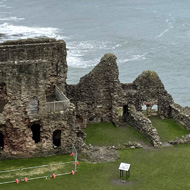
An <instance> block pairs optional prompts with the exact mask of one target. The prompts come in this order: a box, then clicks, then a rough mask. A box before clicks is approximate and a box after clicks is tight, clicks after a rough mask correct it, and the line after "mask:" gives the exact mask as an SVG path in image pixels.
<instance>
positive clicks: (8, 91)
mask: <svg viewBox="0 0 190 190" xmlns="http://www.w3.org/2000/svg"><path fill="white" fill-rule="evenodd" d="M1 48H4V49H5V52H6V53H5V54H6V55H9V56H13V55H14V52H15V54H16V53H18V55H17V57H14V59H13V60H11V61H6V59H3V60H4V61H5V62H0V71H1V72H0V73H1V75H0V81H1V84H2V85H1V86H0V91H1V95H0V100H4V99H6V101H7V102H6V104H5V106H4V108H3V110H2V113H1V115H0V133H1V134H3V136H4V147H3V153H2V155H3V156H6V157H9V156H11V157H30V156H41V155H51V154H55V153H56V154H59V153H70V152H71V150H72V149H71V148H72V145H73V144H74V145H75V146H76V147H77V148H80V147H82V145H83V144H84V138H85V134H84V133H83V132H82V131H81V128H80V127H78V126H77V125H76V124H75V123H76V112H75V106H74V105H73V104H69V105H70V106H69V107H68V108H67V109H64V110H62V111H60V112H53V113H48V112H47V97H48V96H49V95H53V94H55V86H58V88H59V89H60V90H61V92H62V93H64V91H65V84H66V82H65V80H66V72H67V63H66V47H65V43H64V41H51V40H50V41H46V40H44V41H40V40H34V41H32V40H29V41H27V40H26V41H13V42H11V43H10V44H9V43H4V44H2V45H1ZM46 49H48V50H47V52H46ZM22 50H24V51H25V53H26V54H24V55H25V57H22V58H20V55H19V54H20V51H21V52H22ZM2 51H3V50H1V51H0V52H1V53H2ZM9 52H11V53H10V54H9ZM30 53H31V54H30ZM46 53H47V54H46ZM42 55H43V56H44V57H42ZM15 56H16V55H15ZM30 56H32V58H30ZM9 58H10V59H12V57H8V59H9ZM38 58H39V59H38ZM19 59H21V60H19ZM28 59H30V60H28ZM52 101H54V100H52ZM55 131H59V132H60V134H61V135H60V137H59V138H60V139H58V141H60V142H59V143H58V144H59V145H58V146H56V144H55V143H54V140H55V139H54V138H55V137H53V133H54V132H55ZM56 138H58V137H56Z"/></svg>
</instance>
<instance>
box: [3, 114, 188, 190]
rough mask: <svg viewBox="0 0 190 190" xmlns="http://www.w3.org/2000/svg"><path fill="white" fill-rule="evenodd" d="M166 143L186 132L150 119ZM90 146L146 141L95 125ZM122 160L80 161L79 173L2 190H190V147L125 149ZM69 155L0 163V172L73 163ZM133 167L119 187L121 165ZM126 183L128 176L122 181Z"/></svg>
mask: <svg viewBox="0 0 190 190" xmlns="http://www.w3.org/2000/svg"><path fill="white" fill-rule="evenodd" d="M151 120H152V121H153V124H154V125H156V128H157V129H158V132H159V134H160V136H161V138H162V139H164V141H167V139H170V138H172V139H173V138H175V137H174V136H180V135H184V133H186V132H187V131H186V130H185V131H184V129H183V128H181V126H178V125H176V124H175V122H174V121H173V120H160V119H158V118H156V117H151ZM85 132H86V133H87V135H88V137H87V143H91V144H93V145H113V144H118V143H123V142H128V141H129V140H130V141H132V140H135V141H144V138H143V137H141V135H140V134H139V133H138V132H136V131H135V130H134V129H133V128H131V127H130V126H127V127H121V128H116V127H114V126H113V125H112V124H93V125H88V127H87V128H86V129H85ZM119 154H120V158H119V159H118V160H117V161H115V162H111V163H98V164H94V163H85V162H80V161H79V166H78V168H77V171H78V172H77V173H76V174H75V175H74V176H72V175H65V176H59V177H56V179H52V178H51V179H47V180H45V179H38V180H32V181H28V183H24V182H21V183H19V184H16V183H14V184H6V185H0V189H2V190H12V189H14V190H35V189H40V190H41V189H42V190H43V189H45V190H52V189H56V190H62V189H69V190H76V189H77V190H87V189H88V190H89V189H90V190H105V189H106V190H126V189H129V190H160V189H164V190H181V189H184V190H186V189H190V181H189V177H188V176H190V162H189V157H190V144H187V145H177V146H173V147H163V148H157V149H146V150H145V149H126V150H120V151H119ZM71 160H73V158H72V157H70V156H69V155H63V156H51V157H44V158H32V159H16V160H4V161H0V170H6V169H14V168H22V167H30V166H38V165H43V164H51V163H56V162H63V161H71ZM120 162H126V163H130V164H131V177H130V178H129V179H128V181H127V183H126V184H120V183H118V180H120V177H119V170H118V167H119V164H120ZM122 180H125V176H124V177H123V178H122Z"/></svg>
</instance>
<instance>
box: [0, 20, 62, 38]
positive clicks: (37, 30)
mask: <svg viewBox="0 0 190 190" xmlns="http://www.w3.org/2000/svg"><path fill="white" fill-rule="evenodd" d="M0 33H1V34H4V35H5V36H6V39H1V41H5V40H16V39H26V38H40V37H50V38H56V39H66V37H63V36H60V35H59V29H58V28H51V27H47V28H42V27H27V26H16V25H11V24H8V23H3V24H0Z"/></svg>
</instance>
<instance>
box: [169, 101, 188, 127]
mask: <svg viewBox="0 0 190 190" xmlns="http://www.w3.org/2000/svg"><path fill="white" fill-rule="evenodd" d="M170 106H171V117H172V118H173V119H174V120H175V121H176V122H177V123H179V124H181V125H182V126H184V127H185V128H186V129H187V130H190V107H182V106H180V105H179V104H176V103H175V104H171V105H170Z"/></svg>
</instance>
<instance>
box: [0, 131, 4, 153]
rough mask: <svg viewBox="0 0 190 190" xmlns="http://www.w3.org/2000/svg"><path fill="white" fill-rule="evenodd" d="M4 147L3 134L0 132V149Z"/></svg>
mask: <svg viewBox="0 0 190 190" xmlns="http://www.w3.org/2000/svg"><path fill="white" fill-rule="evenodd" d="M3 149H4V135H3V134H2V133H1V132H0V151H1V150H3Z"/></svg>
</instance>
